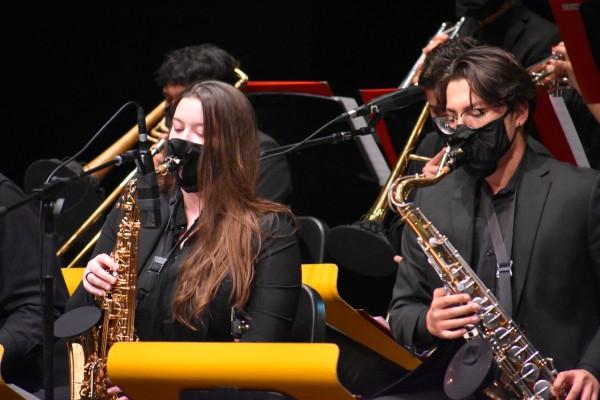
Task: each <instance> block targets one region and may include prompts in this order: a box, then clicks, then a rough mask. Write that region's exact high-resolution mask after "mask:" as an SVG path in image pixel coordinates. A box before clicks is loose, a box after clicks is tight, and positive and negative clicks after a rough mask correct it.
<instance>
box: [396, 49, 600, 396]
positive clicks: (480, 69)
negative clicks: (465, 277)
mask: <svg viewBox="0 0 600 400" xmlns="http://www.w3.org/2000/svg"><path fill="white" fill-rule="evenodd" d="M436 94H437V98H438V100H439V104H440V107H441V109H442V110H444V112H443V113H442V114H441V115H439V116H438V117H437V118H436V123H437V125H438V127H439V129H440V131H442V132H444V133H445V134H447V135H449V136H450V137H451V140H452V142H453V143H455V144H456V145H460V147H461V148H462V149H463V151H464V153H465V165H464V167H462V168H459V169H457V170H456V171H454V172H453V173H451V174H450V175H449V176H447V177H446V178H444V179H443V180H442V181H441V182H439V183H437V184H435V185H433V186H429V187H426V188H421V189H417V191H416V194H415V199H414V202H415V205H416V206H418V207H419V208H420V209H421V210H422V212H423V214H424V215H425V216H426V217H427V218H429V219H430V220H431V222H432V223H433V225H434V226H435V227H436V228H437V229H438V230H439V231H440V232H441V233H442V234H443V235H445V236H447V237H448V239H449V241H450V242H451V243H452V244H453V245H454V247H456V249H457V250H458V252H459V254H460V255H461V256H462V257H463V258H464V259H465V260H466V261H467V262H468V263H469V265H470V266H471V267H472V268H473V269H474V271H475V272H476V273H477V275H478V276H479V278H480V279H481V280H482V281H483V282H484V284H485V285H486V286H487V287H488V288H489V289H490V290H492V291H493V292H494V293H495V294H496V296H497V297H499V298H500V299H501V305H502V306H503V307H504V308H505V309H506V310H507V312H508V313H509V314H510V315H511V316H512V318H513V319H514V320H515V322H516V323H517V324H518V325H519V326H520V328H521V329H522V330H523V331H524V332H525V334H526V336H527V337H528V339H529V340H530V341H531V342H532V343H533V345H534V346H535V347H536V348H537V349H538V350H539V351H540V352H541V354H542V355H544V356H545V357H552V358H553V359H554V364H555V366H556V367H557V369H558V371H560V373H559V375H558V377H557V379H556V381H555V383H554V386H553V391H555V393H557V392H558V391H559V389H563V390H566V391H567V392H568V393H569V396H568V397H567V398H568V399H575V398H582V399H585V400H588V399H597V398H598V393H599V388H600V384H599V383H598V379H599V377H600V173H598V171H595V170H590V169H581V168H577V167H574V166H572V165H569V164H565V163H561V162H559V161H556V160H554V159H552V158H550V157H544V156H541V155H539V154H537V153H536V152H535V151H533V150H532V148H531V147H530V146H529V145H528V143H527V140H526V136H527V135H526V130H527V128H528V125H529V123H530V115H531V112H532V107H533V101H534V99H535V87H534V86H533V83H532V81H531V79H530V77H529V75H528V74H527V72H526V71H525V69H523V67H521V66H520V65H519V63H518V62H517V61H516V60H515V59H514V57H513V56H512V55H510V54H509V53H507V52H505V51H503V50H501V49H499V48H494V47H488V46H479V47H475V48H472V49H469V50H466V51H465V52H464V53H463V54H462V55H460V56H458V57H457V59H456V60H454V61H453V62H452V64H451V65H450V67H449V69H448V72H447V74H446V75H445V76H444V77H443V78H442V79H441V80H440V82H439V83H438V85H437V86H436ZM493 215H495V216H496V218H497V221H498V226H499V229H498V231H495V230H493V229H491V228H490V225H489V224H488V222H489V221H490V220H491V219H493V218H492V216H493ZM498 243H500V244H498ZM501 246H502V247H501ZM502 249H504V250H502ZM502 252H505V253H507V256H508V258H509V259H510V263H501V262H500V261H499V259H500V260H501V259H502V254H501V253H502ZM402 255H403V260H402V261H401V263H400V265H399V268H398V272H397V276H396V285H395V287H394V292H393V298H392V301H391V305H390V325H391V328H392V332H393V335H394V337H395V338H396V340H398V341H399V342H400V343H402V344H403V345H405V346H407V347H408V348H410V349H412V350H413V351H414V352H415V353H416V354H421V355H423V354H427V353H428V352H429V351H430V350H431V349H433V348H436V350H435V352H434V353H433V354H434V355H433V356H432V357H434V358H437V359H438V360H439V362H438V364H437V365H436V366H434V367H431V368H430V369H429V374H428V375H427V377H428V379H425V380H421V381H418V380H416V381H415V382H417V383H416V384H415V385H413V386H412V387H409V386H406V387H405V389H403V390H405V391H413V392H414V391H417V392H419V393H418V394H414V393H413V394H401V395H396V396H393V397H391V398H396V399H399V398H427V397H424V396H426V395H425V394H424V393H423V392H426V391H429V392H431V393H429V394H428V395H429V396H431V397H429V398H444V397H443V394H442V391H441V386H442V380H443V376H444V373H445V370H446V367H447V365H448V364H449V362H450V360H451V357H452V355H453V354H454V353H455V352H456V350H457V348H458V347H460V346H461V345H462V344H463V340H462V339H461V338H462V337H463V335H464V334H465V333H466V332H467V326H468V325H470V324H474V323H477V322H478V321H479V319H478V318H479V317H478V316H477V315H476V312H477V311H478V310H479V308H480V306H479V305H477V303H475V302H473V301H471V300H472V299H470V298H469V296H468V295H466V294H458V295H449V294H446V292H445V290H444V289H443V286H444V283H443V282H442V281H441V280H440V278H439V277H438V275H437V274H436V273H435V271H434V270H433V268H432V267H431V266H430V265H429V263H428V261H427V259H426V257H425V255H424V253H423V251H422V250H421V248H420V246H419V244H418V243H417V241H416V238H415V235H414V234H413V232H412V230H411V229H409V228H406V229H405V232H404V234H403V237H402ZM498 265H503V266H507V265H510V268H508V267H507V268H504V267H503V268H502V269H499V268H498ZM507 282H509V284H508V285H506V283H507ZM411 396H412V397H411Z"/></svg>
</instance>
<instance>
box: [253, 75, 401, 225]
mask: <svg viewBox="0 0 600 400" xmlns="http://www.w3.org/2000/svg"><path fill="white" fill-rule="evenodd" d="M251 87H252V89H251V90H250V92H249V93H248V99H249V100H250V102H251V103H252V105H253V106H254V110H255V112H256V115H257V119H258V125H259V129H261V130H262V131H264V132H265V133H267V134H269V135H271V136H272V137H273V138H274V139H275V140H277V142H278V143H279V144H280V145H288V144H291V143H296V142H298V141H300V140H302V139H304V138H305V137H306V136H308V135H309V134H310V133H312V132H313V131H315V130H316V129H317V128H319V127H320V126H322V125H324V124H325V123H326V122H327V121H330V120H332V119H333V118H335V117H337V116H338V115H340V114H341V113H343V112H345V111H347V110H349V109H352V108H354V107H356V106H357V104H356V101H355V100H354V99H351V98H345V97H335V96H323V95H321V94H312V93H304V92H300V89H298V91H296V92H287V91H285V92H278V91H277V90H280V89H282V88H283V89H285V90H288V89H289V87H286V86H285V85H284V84H283V83H279V84H277V85H274V84H271V85H265V86H264V87H262V88H261V89H260V90H259V89H258V87H257V86H256V85H254V86H251ZM301 87H302V90H307V91H308V90H309V89H310V85H308V83H307V84H304V86H301ZM246 91H248V90H246ZM313 91H314V92H315V93H324V89H323V83H322V82H320V83H318V84H315V86H314V90H313ZM363 126H366V121H365V120H364V119H363V118H356V119H354V120H352V121H351V122H349V121H343V122H340V123H338V124H334V125H332V126H331V127H330V129H329V130H325V131H324V132H322V135H323V136H325V135H329V134H331V133H334V132H339V131H344V130H348V129H358V128H360V127H363ZM288 160H289V161H290V165H291V173H292V185H293V192H294V193H293V194H292V198H291V206H292V209H293V210H294V211H295V212H296V213H297V214H299V215H312V216H315V217H318V218H320V219H322V220H324V221H325V222H326V223H327V224H328V225H329V226H335V225H339V224H342V223H348V222H352V221H353V220H355V219H356V218H357V217H358V216H360V215H361V214H363V213H364V212H365V211H366V210H367V209H368V208H369V207H370V203H371V201H372V200H373V198H375V197H376V196H377V193H378V191H379V187H380V185H383V183H384V182H385V179H386V178H387V176H388V175H389V167H388V166H387V163H386V161H385V159H384V157H383V155H382V154H381V151H380V150H379V147H378V146H377V144H376V142H375V140H374V138H373V137H372V136H360V137H358V138H357V139H356V140H354V141H348V142H344V143H340V144H336V145H326V146H321V147H313V148H310V149H305V150H302V151H299V152H295V153H291V154H289V155H288Z"/></svg>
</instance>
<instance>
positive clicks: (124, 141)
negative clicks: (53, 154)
mask: <svg viewBox="0 0 600 400" xmlns="http://www.w3.org/2000/svg"><path fill="white" fill-rule="evenodd" d="M233 72H234V73H235V75H236V76H237V77H238V80H237V81H236V82H235V83H234V85H233V86H234V87H235V88H237V89H242V88H243V87H244V86H245V85H246V83H247V82H248V79H249V78H248V75H247V74H246V73H245V72H244V71H242V70H241V69H240V68H239V67H236V68H234V70H233ZM166 107H167V104H166V102H165V101H162V102H161V103H160V104H159V105H158V106H156V107H155V108H154V109H153V110H152V111H151V112H150V113H149V114H148V115H147V116H146V126H148V129H149V131H150V135H149V140H151V141H152V142H154V143H155V146H154V147H153V149H152V155H154V154H156V153H157V152H158V151H160V150H161V149H162V147H163V146H164V143H165V142H164V140H166V139H167V136H168V134H169V127H168V126H167V123H166V120H165V118H164V116H165V111H166ZM137 138H138V127H137V126H134V127H132V128H131V129H129V131H127V133H125V135H123V136H122V137H120V138H119V139H118V140H117V141H116V142H115V143H113V144H112V145H111V146H109V147H108V148H107V149H106V150H105V151H104V152H102V153H101V154H100V155H99V156H97V157H96V158H94V159H93V160H92V161H90V163H89V164H87V165H86V166H85V167H84V170H85V171H87V170H89V169H92V168H94V167H97V166H99V165H101V164H103V163H105V162H108V161H110V160H112V159H113V158H114V157H115V156H117V155H119V154H121V153H123V152H124V151H127V150H128V149H130V148H132V147H133V146H134V145H135V143H136V142H137ZM161 139H163V141H162V142H161ZM108 171H109V168H106V169H103V170H100V171H98V172H96V173H94V174H93V175H94V176H95V177H96V178H97V179H102V178H103V177H104V176H105V175H106V173H107V172H108ZM134 177H135V171H132V172H131V173H129V174H128V175H127V177H125V179H123V181H122V182H121V183H120V184H119V185H118V186H117V187H116V188H115V189H114V190H113V191H112V192H111V194H110V195H108V197H107V198H106V199H105V200H104V201H103V202H102V203H101V204H100V206H99V207H98V208H97V209H96V210H95V211H94V212H93V213H92V214H91V215H90V216H89V217H88V218H87V219H86V220H85V221H84V222H83V224H82V225H81V226H80V227H79V228H78V229H77V230H76V231H75V232H74V233H73V234H72V235H71V237H70V238H69V239H68V240H67V241H65V243H64V244H63V245H62V246H61V247H60V248H59V249H58V251H57V252H56V255H57V256H58V257H61V256H63V255H65V254H66V253H67V251H69V249H70V248H71V247H72V246H73V244H74V243H75V242H76V241H77V239H78V238H79V237H81V235H83V234H84V233H85V232H86V231H87V230H88V229H89V228H90V227H91V226H92V225H94V223H96V221H98V219H99V218H100V217H101V216H102V215H104V213H105V212H106V211H107V210H108V209H109V208H110V206H111V205H112V204H113V203H114V202H115V200H116V199H117V198H118V197H119V196H120V195H121V193H122V192H123V190H124V188H125V187H126V186H127V183H128V182H129V181H130V180H131V179H133V178H134ZM99 237H100V232H97V233H96V235H94V237H93V238H92V239H91V240H90V241H89V242H88V243H87V244H86V245H85V246H84V248H83V249H82V250H81V251H80V252H79V253H78V254H77V255H76V256H75V257H74V258H73V259H72V260H71V261H70V262H69V263H68V264H67V265H66V267H65V268H71V267H73V266H75V265H77V264H78V263H79V262H80V261H81V260H82V259H83V257H85V255H86V254H87V253H88V252H89V251H90V250H91V249H92V248H93V247H94V245H95V244H96V242H97V241H98V238H99Z"/></svg>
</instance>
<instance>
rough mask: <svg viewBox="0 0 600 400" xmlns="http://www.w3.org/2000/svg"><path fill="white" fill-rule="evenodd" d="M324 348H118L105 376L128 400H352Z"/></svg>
mask: <svg viewBox="0 0 600 400" xmlns="http://www.w3.org/2000/svg"><path fill="white" fill-rule="evenodd" d="M338 355H339V349H338V347H337V346H336V345H334V344H329V343H187V342H179V343H173V342H170V343H167V342H121V343H116V344H114V345H113V346H112V347H111V349H110V352H109V355H108V375H109V376H110V377H111V380H112V382H113V383H114V384H115V385H117V386H119V387H120V388H121V389H122V390H123V391H124V392H125V393H127V395H128V396H129V397H130V398H132V399H149V398H156V399H164V400H169V399H179V396H180V393H181V391H182V390H184V389H215V388H223V387H227V388H237V389H249V390H268V391H274V392H280V393H283V394H285V395H288V396H291V397H293V398H295V399H299V400H313V399H314V400H316V399H334V400H336V399H339V400H352V399H354V396H352V395H351V394H350V393H349V392H348V391H347V390H346V389H344V388H343V387H342V385H341V384H340V383H339V381H338V378H337V362H338Z"/></svg>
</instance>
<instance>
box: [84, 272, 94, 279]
mask: <svg viewBox="0 0 600 400" xmlns="http://www.w3.org/2000/svg"><path fill="white" fill-rule="evenodd" d="M90 274H92V275H94V273H93V272H92V271H88V272H87V273H86V274H85V280H86V281H88V282H89V281H90V280H89V279H88V276H89V275H90Z"/></svg>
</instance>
